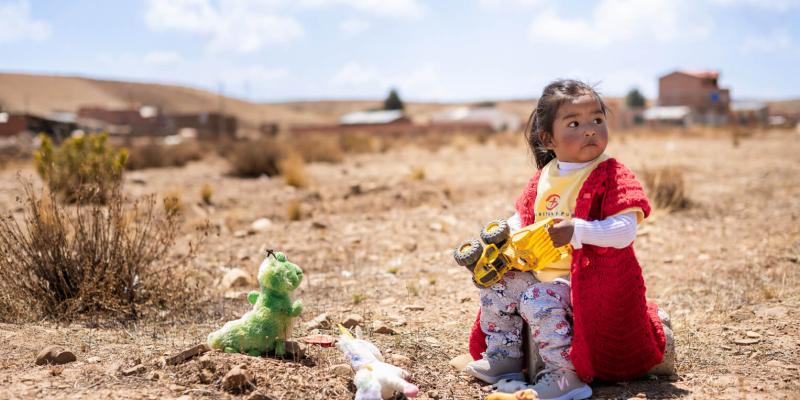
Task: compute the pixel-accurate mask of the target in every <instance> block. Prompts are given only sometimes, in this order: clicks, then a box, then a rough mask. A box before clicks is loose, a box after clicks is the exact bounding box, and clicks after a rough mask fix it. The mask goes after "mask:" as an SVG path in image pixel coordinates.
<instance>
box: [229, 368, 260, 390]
mask: <svg viewBox="0 0 800 400" xmlns="http://www.w3.org/2000/svg"><path fill="white" fill-rule="evenodd" d="M246 368H247V367H246V366H244V365H237V366H234V367H233V368H231V370H230V371H228V373H227V374H225V377H224V378H222V388H223V389H225V390H226V391H228V392H231V393H242V392H248V391H250V390H251V389H252V388H254V387H255V382H254V381H253V377H252V375H250V372H249V371H247V369H246Z"/></svg>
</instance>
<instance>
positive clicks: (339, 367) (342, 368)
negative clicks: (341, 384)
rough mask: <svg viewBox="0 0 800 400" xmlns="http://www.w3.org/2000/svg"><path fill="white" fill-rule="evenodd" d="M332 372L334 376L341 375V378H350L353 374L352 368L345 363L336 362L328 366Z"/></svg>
mask: <svg viewBox="0 0 800 400" xmlns="http://www.w3.org/2000/svg"><path fill="white" fill-rule="evenodd" d="M328 371H330V372H331V373H332V374H334V375H336V376H341V377H342V378H348V379H349V378H351V377H352V376H353V368H350V366H349V365H347V364H336V365H332V366H331V367H330V368H328Z"/></svg>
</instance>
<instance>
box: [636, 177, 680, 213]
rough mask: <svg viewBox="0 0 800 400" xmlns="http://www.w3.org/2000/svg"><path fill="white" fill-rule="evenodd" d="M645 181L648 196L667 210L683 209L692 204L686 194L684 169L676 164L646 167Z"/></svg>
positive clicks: (658, 205)
mask: <svg viewBox="0 0 800 400" xmlns="http://www.w3.org/2000/svg"><path fill="white" fill-rule="evenodd" d="M643 175H644V183H645V185H646V186H647V189H648V197H650V199H652V200H653V202H655V204H656V206H657V207H660V208H664V209H667V210H671V211H673V210H682V209H685V208H687V207H689V205H690V201H689V198H688V197H687V195H686V186H685V184H684V180H683V171H682V170H681V169H680V168H678V167H675V166H667V167H661V168H655V169H650V168H644V171H643Z"/></svg>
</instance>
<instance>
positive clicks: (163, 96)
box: [0, 73, 535, 129]
mask: <svg viewBox="0 0 800 400" xmlns="http://www.w3.org/2000/svg"><path fill="white" fill-rule="evenodd" d="M145 104H146V105H154V106H157V107H159V108H160V109H161V110H162V112H165V113H189V112H207V111H219V110H220V109H224V110H225V112H227V113H231V114H233V115H236V116H237V117H238V118H239V119H240V126H241V127H243V128H245V129H254V128H256V127H258V126H259V125H260V124H261V123H263V122H276V123H278V124H281V125H289V124H328V123H335V122H338V120H339V117H340V116H341V115H343V114H346V113H348V112H352V111H359V110H366V109H371V108H377V107H380V106H381V105H382V102H381V101H380V100H322V101H291V102H283V103H254V102H249V101H245V100H241V99H237V98H233V97H220V96H218V95H217V94H215V93H212V92H210V91H206V90H202V89H195V88H190V87H185V86H177V85H164V84H154V83H137V82H125V81H110V80H99V79H89V78H82V77H73V76H48V75H31V74H11V73H0V106H2V107H3V108H4V109H6V110H11V111H19V112H23V111H27V112H30V113H35V114H43V115H47V114H50V113H52V112H58V111H63V112H77V110H78V109H79V108H80V107H83V106H99V107H105V108H109V109H123V108H130V107H137V106H139V105H145ZM464 104H465V103H414V102H410V103H409V102H407V103H406V106H407V112H408V113H409V114H410V115H411V117H412V118H413V119H417V120H426V119H427V118H428V117H429V116H430V115H431V114H433V113H435V112H438V111H440V110H442V109H445V108H449V107H453V106H455V105H464ZM496 104H497V106H498V107H500V108H503V109H506V110H508V111H511V112H513V113H515V114H518V115H519V116H520V117H521V118H527V116H528V114H529V113H530V110H531V107H532V106H533V105H534V104H535V101H534V100H512V101H499V102H497V103H496Z"/></svg>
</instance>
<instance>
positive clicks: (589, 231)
mask: <svg viewBox="0 0 800 400" xmlns="http://www.w3.org/2000/svg"><path fill="white" fill-rule="evenodd" d="M589 163H591V161H590V162H586V163H567V162H562V161H559V162H558V170H559V171H560V172H568V171H573V170H576V169H580V168H583V167H585V166H587V165H588V164H589ZM572 223H573V225H574V228H575V229H574V230H573V232H572V240H570V244H571V245H572V247H573V248H575V249H580V248H581V247H583V245H584V244H591V245H594V246H600V247H614V248H618V249H621V248H625V247H627V246H628V245H629V244H631V243H632V242H633V240H634V239H636V224H637V215H636V212H633V211H632V212H627V213H624V214H619V215H614V216H611V217H608V218H606V219H604V220H599V221H586V220H583V219H580V218H572ZM508 225H509V227H510V228H511V230H512V231H515V230H517V229H520V228H521V227H522V220H521V218H520V216H519V213H514V215H513V216H511V218H509V219H508Z"/></svg>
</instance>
